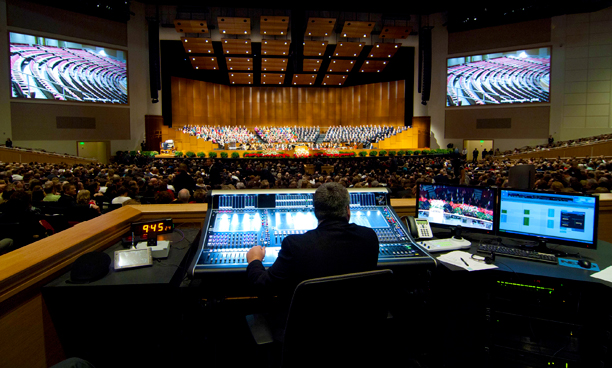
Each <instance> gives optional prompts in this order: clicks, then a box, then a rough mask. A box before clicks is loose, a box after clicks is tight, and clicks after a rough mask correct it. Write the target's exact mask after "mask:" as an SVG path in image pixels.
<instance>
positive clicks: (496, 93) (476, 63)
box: [446, 47, 551, 106]
mask: <svg viewBox="0 0 612 368" xmlns="http://www.w3.org/2000/svg"><path fill="white" fill-rule="evenodd" d="M550 55H551V48H550V47H540V48H534V49H522V50H514V51H509V52H496V53H491V54H483V55H472V56H464V57H455V58H449V59H447V69H446V106H476V105H503V104H522V103H536V102H550Z"/></svg>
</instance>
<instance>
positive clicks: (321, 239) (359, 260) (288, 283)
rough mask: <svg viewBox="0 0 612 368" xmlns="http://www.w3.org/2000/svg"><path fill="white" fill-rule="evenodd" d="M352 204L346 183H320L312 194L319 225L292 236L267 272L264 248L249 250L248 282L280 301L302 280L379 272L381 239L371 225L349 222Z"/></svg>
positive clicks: (288, 238) (290, 293) (261, 292)
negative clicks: (279, 298) (264, 262)
mask: <svg viewBox="0 0 612 368" xmlns="http://www.w3.org/2000/svg"><path fill="white" fill-rule="evenodd" d="M349 205H350V196H349V193H348V191H347V190H346V188H345V187H344V186H342V185H341V184H339V183H335V182H331V183H325V184H323V185H321V186H320V187H319V188H318V189H317V190H316V192H315V194H314V198H313V206H314V213H315V216H316V218H317V220H318V222H319V223H318V226H317V228H316V229H314V230H310V231H308V232H306V233H304V234H301V235H289V236H287V237H286V238H285V239H284V240H283V242H282V244H281V249H280V251H279V253H278V258H277V259H276V261H275V262H274V264H273V265H272V266H270V267H269V268H268V269H267V270H266V269H265V267H264V266H263V264H262V261H263V259H264V257H265V253H266V249H265V247H261V246H255V247H253V248H251V249H250V250H249V251H248V253H247V262H248V267H247V276H248V280H249V283H250V284H251V285H253V286H254V287H255V288H256V290H257V292H258V293H259V294H261V295H278V296H279V297H281V300H282V299H283V298H282V297H283V296H284V297H286V300H287V301H289V299H290V297H291V295H292V294H293V291H294V289H295V287H296V286H297V284H299V283H300V282H301V281H304V280H308V279H313V278H317V277H324V276H331V275H341V274H347V273H353V272H362V271H370V270H374V269H375V268H376V264H377V262H378V237H377V236H376V233H375V232H374V230H372V229H370V228H367V227H364V226H359V225H357V224H350V223H349V220H350V217H351V212H350V207H349ZM287 307H288V305H287Z"/></svg>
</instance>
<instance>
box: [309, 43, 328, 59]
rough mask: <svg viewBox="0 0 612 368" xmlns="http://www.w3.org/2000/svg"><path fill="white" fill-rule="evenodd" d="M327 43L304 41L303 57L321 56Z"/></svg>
mask: <svg viewBox="0 0 612 368" xmlns="http://www.w3.org/2000/svg"><path fill="white" fill-rule="evenodd" d="M327 44H328V42H327V41H304V56H323V55H325V49H326V48H327Z"/></svg>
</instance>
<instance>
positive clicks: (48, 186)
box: [43, 181, 61, 202]
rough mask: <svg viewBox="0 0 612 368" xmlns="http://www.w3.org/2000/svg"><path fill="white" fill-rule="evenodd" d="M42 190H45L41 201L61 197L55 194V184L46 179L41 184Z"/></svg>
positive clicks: (55, 199) (54, 200)
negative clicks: (42, 184) (43, 183)
mask: <svg viewBox="0 0 612 368" xmlns="http://www.w3.org/2000/svg"><path fill="white" fill-rule="evenodd" d="M43 190H44V191H45V198H43V202H57V201H58V200H59V199H60V197H61V195H59V194H57V191H56V186H55V184H54V183H53V182H52V181H47V182H46V183H45V185H44V186H43Z"/></svg>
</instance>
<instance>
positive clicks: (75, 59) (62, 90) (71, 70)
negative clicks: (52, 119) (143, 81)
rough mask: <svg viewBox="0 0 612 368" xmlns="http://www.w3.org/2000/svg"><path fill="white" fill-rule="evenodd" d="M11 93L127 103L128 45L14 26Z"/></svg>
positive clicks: (66, 99) (11, 36)
mask: <svg viewBox="0 0 612 368" xmlns="http://www.w3.org/2000/svg"><path fill="white" fill-rule="evenodd" d="M9 38H10V60H9V62H10V66H11V96H12V97H13V98H18V99H21V98H28V99H41V100H59V101H71V102H99V103H110V104H127V103H128V86H127V66H126V65H127V64H126V63H127V55H126V52H125V51H122V50H117V49H111V48H107V47H98V46H92V45H85V44H81V43H75V42H69V41H62V40H56V39H52V38H47V37H39V36H33V35H27V34H21V33H15V32H10V33H9Z"/></svg>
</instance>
